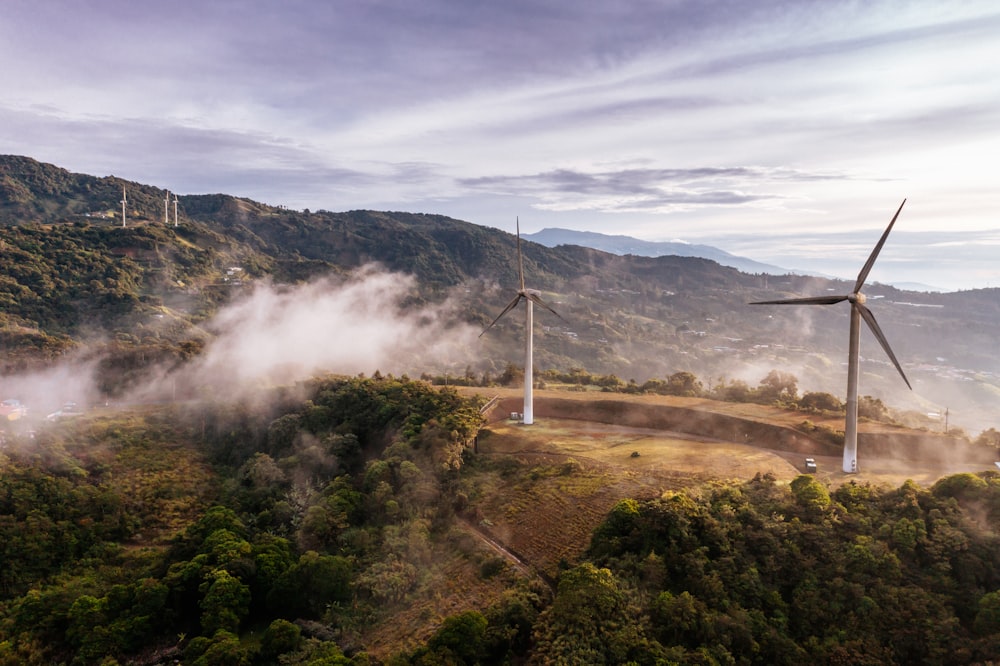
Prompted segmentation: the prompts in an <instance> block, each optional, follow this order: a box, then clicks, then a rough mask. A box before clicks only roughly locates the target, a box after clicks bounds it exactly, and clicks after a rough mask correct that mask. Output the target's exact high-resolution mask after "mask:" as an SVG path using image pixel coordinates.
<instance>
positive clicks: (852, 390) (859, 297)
mask: <svg viewBox="0 0 1000 666" xmlns="http://www.w3.org/2000/svg"><path fill="white" fill-rule="evenodd" d="M905 203H906V199H903V203H901V204H899V210H897V211H896V214H895V215H893V216H892V221H891V222H889V226H888V227H886V230H885V232H884V233H883V234H882V238H881V239H879V242H878V245H876V246H875V249H874V250H872V253H871V256H869V257H868V261H866V262H865V265H864V267H862V269H861V272H860V273H858V279H857V281H856V282H855V283H854V289H853V291H851V293H850V294H846V295H844V296H811V297H806V298H788V299H781V300H776V301H756V302H754V303H751V304H750V305H787V304H799V305H833V304H834V303H840V302H841V301H847V302H849V303H850V304H851V335H850V342H849V344H848V350H847V420H846V423H845V426H844V464H843V469H844V471H845V472H847V473H849V474H850V473H854V472H857V471H858V366H859V360H860V355H859V347H860V340H861V320H862V319H864V320H865V323H866V324H868V328H869V329H871V332H872V333H874V334H875V337H876V339H878V341H879V344H881V345H882V349H884V350H885V353H886V355H887V356H888V357H889V360H890V361H892V364H893V365H894V366H896V370H898V371H899V374H900V376H901V377H902V378H903V381H904V382H906V386H907V388H909V389H910V390H911V391H912V390H913V387H912V386H910V380H908V379H907V378H906V374H905V373H904V372H903V368H902V367H901V366H900V365H899V361H897V360H896V355H895V354H893V353H892V348H891V347H890V346H889V341H888V340H886V339H885V334H883V333H882V329H881V328H879V325H878V323H877V322H876V321H875V315H873V314H872V312H871V310H869V309H868V307H867V306H866V305H865V295H864V294H862V293H861V287H863V286H864V284H865V280H866V279H868V273H869V272H871V269H872V266H874V265H875V259H877V258H878V253H879V252H880V251H881V250H882V246H883V245H885V239H886V238H888V237H889V232H890V231H892V225H894V224H895V223H896V218H897V217H899V213H900V212H901V211H902V210H903V205H904V204H905Z"/></svg>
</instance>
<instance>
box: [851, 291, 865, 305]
mask: <svg viewBox="0 0 1000 666" xmlns="http://www.w3.org/2000/svg"><path fill="white" fill-rule="evenodd" d="M847 300H848V301H849V302H851V303H857V304H858V305H864V304H865V301H867V300H868V299H867V298H865V295H864V294H862V293H861V292H860V291H859V292H856V293H853V294H848V295H847Z"/></svg>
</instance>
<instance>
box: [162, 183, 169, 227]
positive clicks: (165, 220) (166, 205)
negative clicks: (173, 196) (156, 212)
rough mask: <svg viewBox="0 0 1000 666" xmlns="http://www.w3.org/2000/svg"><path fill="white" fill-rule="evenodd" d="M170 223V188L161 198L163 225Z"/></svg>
mask: <svg viewBox="0 0 1000 666" xmlns="http://www.w3.org/2000/svg"><path fill="white" fill-rule="evenodd" d="M168 224H170V190H167V195H166V196H165V197H164V198H163V226H166V225H168Z"/></svg>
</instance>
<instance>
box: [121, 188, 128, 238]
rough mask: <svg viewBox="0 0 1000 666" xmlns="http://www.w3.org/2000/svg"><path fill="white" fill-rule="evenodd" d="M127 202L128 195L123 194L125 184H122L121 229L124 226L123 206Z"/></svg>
mask: <svg viewBox="0 0 1000 666" xmlns="http://www.w3.org/2000/svg"><path fill="white" fill-rule="evenodd" d="M127 204H128V195H126V194H125V186H124V185H122V229H124V228H125V206H126V205H127Z"/></svg>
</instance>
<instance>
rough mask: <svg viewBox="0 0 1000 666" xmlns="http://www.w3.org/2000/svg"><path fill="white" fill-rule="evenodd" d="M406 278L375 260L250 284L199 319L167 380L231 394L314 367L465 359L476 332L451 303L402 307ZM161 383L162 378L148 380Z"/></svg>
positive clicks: (410, 283)
mask: <svg viewBox="0 0 1000 666" xmlns="http://www.w3.org/2000/svg"><path fill="white" fill-rule="evenodd" d="M415 295H416V284H415V282H414V279H413V278H412V277H410V276H404V275H401V274H398V273H388V272H385V271H383V270H381V269H379V268H377V267H375V266H367V267H364V268H362V269H359V270H358V271H356V272H355V273H354V274H352V275H351V276H350V278H349V279H347V280H346V281H336V280H334V279H332V278H324V279H320V280H316V281H314V282H310V283H308V284H303V285H296V286H292V287H283V286H276V285H270V284H258V285H256V286H255V287H254V289H253V291H252V292H251V293H250V295H249V296H247V297H246V298H244V299H240V300H238V301H236V302H234V303H232V304H231V305H229V306H227V307H225V308H223V309H222V310H221V311H220V312H219V313H218V314H217V315H216V316H215V317H213V318H212V320H211V322H210V323H209V324H207V325H206V326H205V328H206V329H208V330H209V331H211V332H212V333H213V338H212V340H211V342H210V343H209V344H208V345H207V347H206V349H205V351H204V353H203V354H202V355H201V356H200V357H199V358H198V359H196V360H195V361H194V362H193V363H192V364H190V365H189V366H187V367H185V368H183V369H181V370H180V371H179V372H178V373H177V374H176V375H175V376H174V377H171V378H170V380H171V382H173V381H177V382H179V383H180V384H182V385H185V386H187V387H191V388H195V387H201V388H202V389H203V388H204V387H211V388H212V389H213V390H214V391H222V392H226V393H230V394H239V393H241V392H242V391H243V390H245V389H251V388H256V387H259V386H261V385H273V384H282V383H289V382H293V381H298V380H303V379H306V378H308V377H311V376H314V375H315V374H322V373H329V372H332V373H337V374H349V375H353V374H357V373H366V374H371V373H373V372H374V371H376V370H380V371H381V372H383V373H386V372H392V373H395V374H401V373H406V372H420V371H426V370H428V369H431V368H434V367H439V366H440V364H449V365H451V364H457V365H459V366H460V367H464V364H465V363H466V362H467V361H468V360H470V359H471V358H472V356H471V351H470V350H471V349H473V345H474V343H475V340H476V336H477V335H478V331H477V330H475V329H474V328H473V327H471V326H470V325H468V324H465V323H464V322H463V321H462V319H461V316H460V313H458V312H457V311H456V310H455V306H454V303H452V302H450V301H445V302H444V303H441V304H438V305H427V306H424V307H420V308H413V307H407V306H406V302H407V301H408V300H412V298H413V297H414V296H415ZM155 383H156V384H158V385H159V384H162V380H158V381H157V382H155Z"/></svg>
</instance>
